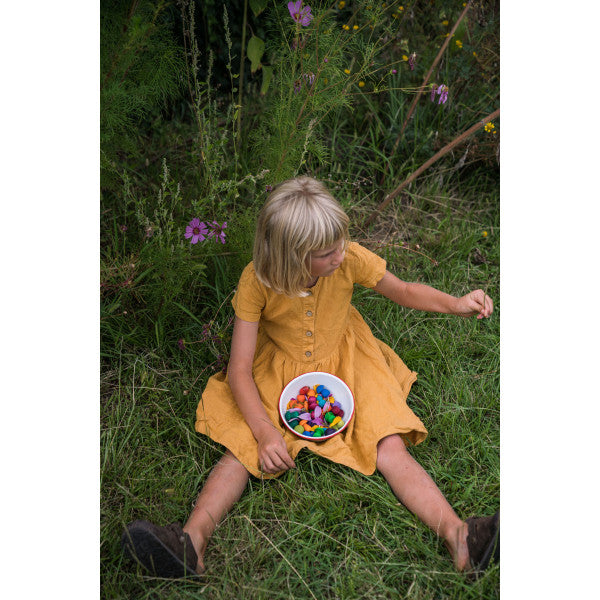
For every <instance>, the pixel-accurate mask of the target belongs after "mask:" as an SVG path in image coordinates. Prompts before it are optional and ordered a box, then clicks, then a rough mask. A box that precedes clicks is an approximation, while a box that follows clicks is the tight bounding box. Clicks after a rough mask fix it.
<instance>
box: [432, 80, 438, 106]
mask: <svg viewBox="0 0 600 600" xmlns="http://www.w3.org/2000/svg"><path fill="white" fill-rule="evenodd" d="M436 90H437V83H433V84H432V85H431V101H432V102H435V91H436Z"/></svg>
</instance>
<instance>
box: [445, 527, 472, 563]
mask: <svg viewBox="0 0 600 600" xmlns="http://www.w3.org/2000/svg"><path fill="white" fill-rule="evenodd" d="M468 534H469V526H468V525H467V523H461V524H460V525H459V526H458V527H457V528H456V529H455V531H454V534H453V535H450V536H449V537H448V538H446V547H447V548H448V550H449V551H450V554H451V555H452V559H453V561H454V567H455V568H456V570H457V571H466V570H467V569H468V568H469V567H470V566H471V563H470V560H469V545H468V543H467V537H468Z"/></svg>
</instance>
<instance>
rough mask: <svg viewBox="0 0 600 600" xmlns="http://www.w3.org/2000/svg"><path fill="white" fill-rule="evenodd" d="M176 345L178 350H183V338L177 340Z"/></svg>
mask: <svg viewBox="0 0 600 600" xmlns="http://www.w3.org/2000/svg"><path fill="white" fill-rule="evenodd" d="M177 345H178V346H179V349H180V350H185V340H184V339H183V338H179V339H178V340H177Z"/></svg>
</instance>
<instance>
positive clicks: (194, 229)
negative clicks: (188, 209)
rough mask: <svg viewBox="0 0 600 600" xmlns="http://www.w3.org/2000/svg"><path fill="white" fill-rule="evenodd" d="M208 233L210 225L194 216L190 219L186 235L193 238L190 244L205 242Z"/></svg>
mask: <svg viewBox="0 0 600 600" xmlns="http://www.w3.org/2000/svg"><path fill="white" fill-rule="evenodd" d="M207 233H208V227H207V226H206V225H205V224H204V223H202V222H200V219H198V218H194V219H192V220H191V221H190V224H189V225H188V226H187V227H186V228H185V237H186V238H192V239H191V240H190V244H197V243H198V242H203V241H204V240H205V239H206V234H207Z"/></svg>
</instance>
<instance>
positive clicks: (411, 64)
mask: <svg viewBox="0 0 600 600" xmlns="http://www.w3.org/2000/svg"><path fill="white" fill-rule="evenodd" d="M416 60H417V53H416V52H413V53H412V54H411V55H410V56H409V57H408V66H409V67H410V70H411V71H414V70H415V61H416Z"/></svg>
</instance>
